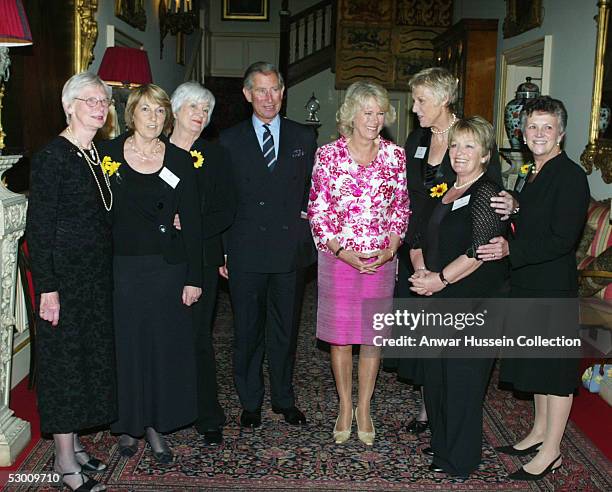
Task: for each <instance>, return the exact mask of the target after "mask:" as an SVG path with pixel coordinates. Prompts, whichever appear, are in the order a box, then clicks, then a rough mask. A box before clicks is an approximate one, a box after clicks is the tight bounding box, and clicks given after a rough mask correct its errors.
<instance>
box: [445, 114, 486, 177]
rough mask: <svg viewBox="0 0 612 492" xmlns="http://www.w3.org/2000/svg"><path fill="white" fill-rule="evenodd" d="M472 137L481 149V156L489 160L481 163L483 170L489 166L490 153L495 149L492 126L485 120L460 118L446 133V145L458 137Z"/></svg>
mask: <svg viewBox="0 0 612 492" xmlns="http://www.w3.org/2000/svg"><path fill="white" fill-rule="evenodd" d="M465 134H468V135H472V136H473V137H474V139H475V140H476V142H477V143H478V145H480V147H482V156H481V157H485V156H486V155H487V154H488V155H489V158H488V159H487V161H486V162H485V163H483V165H482V168H483V170H484V169H486V168H487V166H488V165H489V161H490V160H491V153H492V152H493V150H494V149H495V132H494V131H493V125H491V123H489V122H488V121H487V120H485V119H484V118H483V117H482V116H470V117H469V118H460V119H458V120H457V122H456V123H455V124H454V125H453V126H452V127H451V129H450V130H449V131H448V145H449V146H450V144H451V143H452V142H453V141H454V140H455V138H457V136H458V135H465Z"/></svg>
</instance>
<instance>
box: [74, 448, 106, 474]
mask: <svg viewBox="0 0 612 492" xmlns="http://www.w3.org/2000/svg"><path fill="white" fill-rule="evenodd" d="M80 453H85V455H86V456H88V457H89V461H87V462H86V463H80V465H81V468H82V469H83V470H85V471H88V472H92V473H98V472H101V471H104V470H106V463H104V462H102V461H100V460H99V459H98V458H92V457H91V456H89V455H88V454H87V451H85V450H84V449H81V450H80V451H75V452H74V454H75V455H77V454H80Z"/></svg>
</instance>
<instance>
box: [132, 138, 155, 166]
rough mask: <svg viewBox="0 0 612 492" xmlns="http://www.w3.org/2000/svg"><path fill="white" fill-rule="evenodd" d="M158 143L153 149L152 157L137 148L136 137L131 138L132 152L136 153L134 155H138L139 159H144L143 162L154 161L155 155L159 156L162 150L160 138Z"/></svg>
mask: <svg viewBox="0 0 612 492" xmlns="http://www.w3.org/2000/svg"><path fill="white" fill-rule="evenodd" d="M155 140H156V141H157V142H156V144H155V146H154V147H153V149H152V150H151V155H147V154H145V153H144V152H143V151H141V150H138V149H137V148H136V146H135V145H134V137H133V136H132V137H130V149H132V152H134V154H136V155H137V156H138V157H140V159H142V160H143V161H150V160H152V159H154V158H155V154H159V151H160V149H161V140H160V139H159V138H156V139H155Z"/></svg>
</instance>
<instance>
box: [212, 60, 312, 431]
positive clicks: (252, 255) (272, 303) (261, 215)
mask: <svg viewBox="0 0 612 492" xmlns="http://www.w3.org/2000/svg"><path fill="white" fill-rule="evenodd" d="M242 91H243V93H244V97H245V98H246V99H247V101H249V103H251V105H252V106H253V115H252V117H251V118H250V119H248V120H246V121H243V122H242V123H239V124H238V125H236V126H234V127H232V128H229V129H228V130H225V131H224V132H223V133H222V134H221V137H220V142H221V144H222V145H223V146H224V147H225V148H226V150H227V152H228V155H229V163H230V169H231V172H232V179H233V186H234V194H235V197H236V215H235V219H234V223H233V224H232V226H231V227H230V228H229V229H228V231H227V232H226V235H225V243H226V251H227V264H226V267H225V268H224V267H222V270H224V273H225V274H227V275H228V280H229V287H230V294H231V297H232V307H233V312H234V381H235V384H236V389H237V391H238V396H239V397H240V403H241V405H242V408H243V411H242V415H241V416H240V424H241V425H242V426H243V427H258V426H259V425H261V405H262V402H263V396H264V383H263V360H264V356H266V357H267V359H268V367H269V375H270V396H271V400H272V410H273V411H274V412H275V413H279V414H282V415H283V416H284V418H285V420H286V421H287V422H288V423H290V424H293V425H297V424H304V423H306V418H305V416H304V414H303V413H302V412H301V411H300V410H299V409H298V408H297V407H296V406H295V394H294V391H293V368H294V363H295V351H296V345H297V328H298V320H297V319H296V317H297V313H299V309H298V308H297V307H298V306H299V303H300V302H301V298H299V297H300V294H301V292H302V289H301V286H300V282H301V281H302V275H301V274H300V272H301V271H302V270H303V267H305V266H307V265H308V264H309V263H312V262H313V261H314V252H313V251H311V249H310V244H311V242H312V239H311V238H310V231H309V228H308V221H307V220H305V219H304V218H302V217H303V216H301V212H303V211H305V210H306V204H307V200H308V192H309V189H310V178H311V172H312V165H313V162H314V153H315V151H316V138H315V135H314V132H313V131H312V129H311V128H310V127H307V126H306V125H301V124H299V123H296V122H294V121H291V120H288V119H286V118H281V117H280V116H279V114H278V113H279V111H280V108H281V104H282V100H283V93H284V83H283V78H282V76H281V74H280V73H279V72H278V70H277V69H276V67H275V66H274V65H272V64H270V63H265V62H257V63H254V64H252V65H251V66H250V67H249V68H248V69H247V71H246V73H245V77H244V83H243V89H242ZM222 274H223V273H222Z"/></svg>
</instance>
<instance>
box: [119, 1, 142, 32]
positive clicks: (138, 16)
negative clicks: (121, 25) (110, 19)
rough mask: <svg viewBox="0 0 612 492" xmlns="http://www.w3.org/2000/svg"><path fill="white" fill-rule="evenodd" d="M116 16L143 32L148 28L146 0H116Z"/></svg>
mask: <svg viewBox="0 0 612 492" xmlns="http://www.w3.org/2000/svg"><path fill="white" fill-rule="evenodd" d="M115 16H116V17H118V18H119V19H121V20H122V21H124V22H126V23H128V24H129V25H130V26H132V27H135V28H136V29H139V30H141V31H144V30H145V29H146V27H147V13H146V12H145V6H144V0H115Z"/></svg>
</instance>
